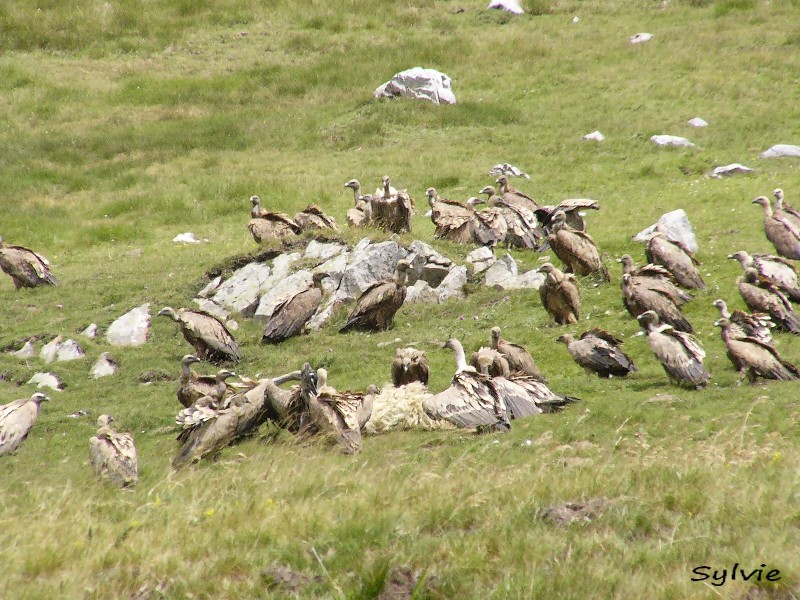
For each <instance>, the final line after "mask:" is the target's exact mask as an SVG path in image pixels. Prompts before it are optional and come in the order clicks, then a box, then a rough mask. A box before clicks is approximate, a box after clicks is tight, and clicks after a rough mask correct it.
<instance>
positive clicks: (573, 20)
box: [572, 17, 581, 23]
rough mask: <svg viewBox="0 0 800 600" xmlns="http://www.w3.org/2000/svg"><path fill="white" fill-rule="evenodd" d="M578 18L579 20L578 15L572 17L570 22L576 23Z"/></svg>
mask: <svg viewBox="0 0 800 600" xmlns="http://www.w3.org/2000/svg"><path fill="white" fill-rule="evenodd" d="M580 20H581V19H580V17H572V22H573V23H577V22H578V21H580Z"/></svg>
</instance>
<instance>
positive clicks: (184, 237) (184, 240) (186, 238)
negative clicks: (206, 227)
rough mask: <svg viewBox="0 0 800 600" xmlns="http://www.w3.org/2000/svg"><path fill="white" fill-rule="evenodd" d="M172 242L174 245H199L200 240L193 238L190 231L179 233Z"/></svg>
mask: <svg viewBox="0 0 800 600" xmlns="http://www.w3.org/2000/svg"><path fill="white" fill-rule="evenodd" d="M172 241H173V242H175V243H176V244H199V243H200V240H198V239H197V238H196V237H194V234H193V233H192V232H191V231H187V232H186V233H179V234H178V235H176V236H175V237H174V238H172Z"/></svg>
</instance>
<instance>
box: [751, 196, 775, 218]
mask: <svg viewBox="0 0 800 600" xmlns="http://www.w3.org/2000/svg"><path fill="white" fill-rule="evenodd" d="M753 204H758V205H759V206H762V207H763V208H764V213H765V214H766V215H768V216H770V215H772V205H771V204H770V201H769V198H767V197H766V196H759V197H758V198H756V199H755V200H753Z"/></svg>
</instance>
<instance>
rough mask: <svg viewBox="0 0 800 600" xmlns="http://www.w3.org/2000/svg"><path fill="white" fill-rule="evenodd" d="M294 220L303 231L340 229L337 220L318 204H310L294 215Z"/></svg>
mask: <svg viewBox="0 0 800 600" xmlns="http://www.w3.org/2000/svg"><path fill="white" fill-rule="evenodd" d="M294 222H295V223H297V225H298V227H300V230H301V231H305V230H307V229H331V230H333V231H339V228H338V227H337V226H336V220H335V219H334V218H333V217H329V216H328V215H326V214H325V213H324V212H322V209H321V208H320V207H319V206H317V205H316V204H309V205H308V206H306V208H305V209H304V210H303V211H301V212H299V213H297V214H296V215H295V216H294Z"/></svg>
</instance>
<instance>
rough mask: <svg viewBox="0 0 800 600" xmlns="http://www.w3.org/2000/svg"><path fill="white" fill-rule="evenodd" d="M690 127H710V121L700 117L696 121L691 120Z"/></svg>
mask: <svg viewBox="0 0 800 600" xmlns="http://www.w3.org/2000/svg"><path fill="white" fill-rule="evenodd" d="M689 125H691V126H692V127H708V121H706V120H705V119H701V118H700V117H695V118H694V119H689Z"/></svg>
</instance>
